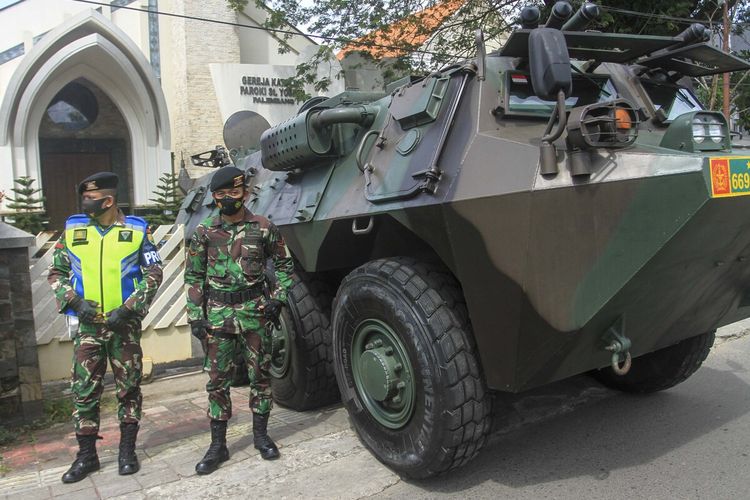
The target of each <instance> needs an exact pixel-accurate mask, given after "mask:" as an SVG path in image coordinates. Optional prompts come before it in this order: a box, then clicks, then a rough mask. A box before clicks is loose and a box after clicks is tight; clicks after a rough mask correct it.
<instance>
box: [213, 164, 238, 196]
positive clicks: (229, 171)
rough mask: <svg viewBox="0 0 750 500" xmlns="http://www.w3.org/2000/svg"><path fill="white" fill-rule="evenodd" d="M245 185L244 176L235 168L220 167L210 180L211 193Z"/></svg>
mask: <svg viewBox="0 0 750 500" xmlns="http://www.w3.org/2000/svg"><path fill="white" fill-rule="evenodd" d="M244 185H245V174H244V173H242V170H240V169H239V168H237V167H231V166H229V167H221V168H220V169H219V170H217V171H216V173H215V174H214V176H213V177H212V178H211V191H216V190H219V189H231V188H235V187H243V186H244Z"/></svg>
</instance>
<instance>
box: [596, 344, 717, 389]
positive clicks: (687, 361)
mask: <svg viewBox="0 0 750 500" xmlns="http://www.w3.org/2000/svg"><path fill="white" fill-rule="evenodd" d="M714 338H715V332H708V333H704V334H702V335H698V336H697V337H691V338H689V339H685V340H683V341H682V342H680V343H678V344H675V345H672V346H669V347H665V348H663V349H659V350H658V351H654V352H651V353H648V354H644V355H643V356H638V357H637V358H634V359H633V364H632V366H631V367H630V371H629V372H628V373H626V374H625V375H622V376H620V375H617V374H615V372H614V371H613V370H612V367H606V368H602V369H600V370H595V371H594V372H593V375H594V377H595V378H596V379H597V380H599V382H601V383H602V384H604V385H606V386H607V387H611V388H613V389H618V390H620V391H624V392H633V393H649V392H656V391H663V390H664V389H669V388H670V387H674V386H675V385H677V384H679V383H680V382H683V381H685V380H686V379H687V378H688V377H689V376H690V375H692V374H693V373H695V371H696V370H697V369H698V368H700V366H701V364H703V361H704V360H705V359H706V356H708V353H709V351H710V350H711V346H713V345H714Z"/></svg>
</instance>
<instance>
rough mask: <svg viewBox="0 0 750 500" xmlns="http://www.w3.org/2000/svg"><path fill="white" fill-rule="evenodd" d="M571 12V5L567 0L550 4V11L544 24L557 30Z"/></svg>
mask: <svg viewBox="0 0 750 500" xmlns="http://www.w3.org/2000/svg"><path fill="white" fill-rule="evenodd" d="M571 14H573V7H571V5H570V4H569V3H568V2H563V1H560V2H557V3H555V5H553V6H552V12H550V14H549V18H548V19H547V24H545V25H544V26H545V27H547V28H554V29H558V30H559V29H560V28H562V25H563V24H565V21H567V20H568V18H570V16H571Z"/></svg>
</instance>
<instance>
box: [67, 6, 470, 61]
mask: <svg viewBox="0 0 750 500" xmlns="http://www.w3.org/2000/svg"><path fill="white" fill-rule="evenodd" d="M73 1H74V2H79V3H86V4H91V5H98V6H101V7H111V4H110V3H109V2H98V1H96V0H73ZM117 9H118V10H120V9H122V10H132V11H135V12H143V13H146V14H156V15H158V16H165V17H175V18H179V19H187V20H190V21H200V22H205V23H214V24H222V25H225V26H232V27H236V28H245V29H253V30H260V31H266V32H268V33H278V34H283V35H291V36H304V37H307V38H317V39H320V40H325V41H327V42H336V43H340V44H342V45H344V46H346V45H353V46H355V47H368V48H376V49H388V50H397V51H402V52H410V53H417V54H427V55H432V56H438V57H452V58H454V59H461V58H462V56H459V55H457V54H445V53H440V52H434V51H430V50H422V49H409V48H406V47H401V46H397V45H385V44H379V43H374V42H363V41H360V40H357V39H350V38H341V37H333V36H325V35H313V34H311V33H304V32H302V31H299V30H296V31H291V30H284V29H280V28H268V27H265V26H253V25H250V24H242V23H237V22H232V21H222V20H220V19H210V18H207V17H198V16H188V15H185V14H175V13H173V12H164V11H159V10H151V9H144V8H139V7H129V6H126V5H123V6H117ZM284 43H286V42H284ZM353 50H358V49H353Z"/></svg>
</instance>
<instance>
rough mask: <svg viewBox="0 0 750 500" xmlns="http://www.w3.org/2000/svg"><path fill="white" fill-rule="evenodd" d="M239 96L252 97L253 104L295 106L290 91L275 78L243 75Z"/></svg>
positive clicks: (280, 80)
mask: <svg viewBox="0 0 750 500" xmlns="http://www.w3.org/2000/svg"><path fill="white" fill-rule="evenodd" d="M240 95H241V96H250V97H252V102H253V104H295V101H294V97H293V96H292V92H291V90H289V89H287V88H286V87H285V86H284V84H283V79H282V78H277V77H269V76H248V75H244V76H243V77H242V80H241V83H240Z"/></svg>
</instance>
